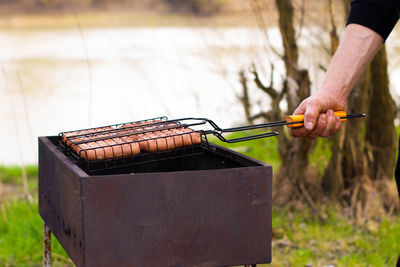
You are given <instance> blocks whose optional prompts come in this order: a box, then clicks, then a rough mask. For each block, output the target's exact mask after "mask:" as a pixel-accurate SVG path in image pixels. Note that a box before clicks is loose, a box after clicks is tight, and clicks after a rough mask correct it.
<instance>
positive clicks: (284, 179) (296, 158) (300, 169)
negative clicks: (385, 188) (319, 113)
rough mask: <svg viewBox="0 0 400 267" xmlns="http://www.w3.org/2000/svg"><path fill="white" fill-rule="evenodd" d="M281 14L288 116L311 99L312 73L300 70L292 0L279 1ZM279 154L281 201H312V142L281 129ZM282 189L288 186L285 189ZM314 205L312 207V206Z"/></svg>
mask: <svg viewBox="0 0 400 267" xmlns="http://www.w3.org/2000/svg"><path fill="white" fill-rule="evenodd" d="M275 4H276V7H277V9H278V12H279V29H280V32H281V37H282V43H283V46H284V56H283V60H284V63H285V67H286V75H287V78H286V82H285V88H284V90H286V101H287V104H288V111H287V112H288V114H292V113H293V111H294V109H295V108H296V107H297V106H298V105H299V104H300V102H301V101H302V100H303V99H304V98H306V97H308V96H309V95H310V85H311V82H310V79H309V76H308V71H307V70H303V69H299V68H298V64H297V63H298V54H299V53H298V48H297V43H296V41H297V40H296V32H295V28H294V9H293V4H292V1H291V0H276V1H275ZM279 132H280V137H279V144H278V146H279V147H278V150H279V152H280V156H281V160H282V164H281V167H280V169H279V172H278V174H277V187H278V188H284V189H283V190H282V192H277V193H278V195H279V196H278V198H280V199H281V201H279V200H277V199H276V200H277V202H286V201H290V200H298V199H306V200H307V201H310V198H309V196H308V192H305V190H306V189H305V188H307V187H306V186H304V185H305V181H306V178H307V168H308V154H309V152H310V148H311V144H312V143H311V140H309V139H307V138H291V137H290V136H289V135H288V132H287V131H285V129H280V130H279ZM280 185H284V187H281V186H280ZM282 195H284V196H283V197H282ZM309 204H311V203H309Z"/></svg>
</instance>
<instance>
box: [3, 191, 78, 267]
mask: <svg viewBox="0 0 400 267" xmlns="http://www.w3.org/2000/svg"><path fill="white" fill-rule="evenodd" d="M0 207H1V217H0V266H18V267H19V266H40V264H41V262H42V253H43V250H42V246H43V231H42V229H43V220H42V219H41V218H40V216H39V214H38V205H37V199H35V200H34V202H33V203H28V202H27V201H25V200H18V201H11V202H7V201H6V202H3V203H2V204H1V206H0ZM52 260H53V266H65V265H68V266H71V265H72V262H71V260H70V259H69V257H68V256H67V254H66V253H65V252H64V250H63V249H62V247H61V245H60V244H59V243H58V241H57V239H56V238H54V237H53V238H52Z"/></svg>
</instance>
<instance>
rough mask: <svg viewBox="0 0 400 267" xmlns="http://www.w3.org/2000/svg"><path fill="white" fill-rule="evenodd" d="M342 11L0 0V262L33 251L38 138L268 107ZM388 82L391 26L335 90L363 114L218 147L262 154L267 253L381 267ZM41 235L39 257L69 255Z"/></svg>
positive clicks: (28, 257) (291, 260)
mask: <svg viewBox="0 0 400 267" xmlns="http://www.w3.org/2000/svg"><path fill="white" fill-rule="evenodd" d="M349 8H350V1H348V0H323V1H310V0H208V1H206V0H186V1H184V0H113V1H111V0H0V15H1V16H0V68H1V70H0V122H1V126H0V147H1V153H0V165H1V166H0V211H1V216H0V265H1V266H40V264H41V260H42V258H41V253H42V243H41V242H42V241H41V238H42V233H41V231H42V221H41V219H40V217H39V215H38V211H37V174H38V170H37V162H38V156H37V137H38V136H47V135H57V134H58V133H59V132H61V131H67V130H75V129H82V128H88V127H94V126H102V125H108V124H115V123H122V122H129V121H135V120H141V119H146V118H153V117H158V116H168V117H169V118H171V119H173V118H183V117H189V116H193V117H206V118H210V119H212V120H214V121H215V122H217V123H218V124H219V125H220V126H221V127H231V126H237V125H246V124H253V123H261V122H266V121H275V120H282V119H283V118H284V116H285V115H287V114H291V113H292V112H293V110H294V108H295V107H297V105H298V104H299V103H300V102H301V100H302V99H304V98H305V97H306V96H307V95H309V94H310V93H311V92H312V91H314V90H316V89H318V87H319V85H320V84H321V82H322V80H323V78H324V73H325V71H326V69H327V67H328V64H329V60H330V58H331V56H332V55H333V53H334V52H335V50H336V48H337V45H338V42H339V39H340V36H341V34H342V32H343V29H344V27H345V23H346V18H347V16H348V12H349ZM399 93H400V31H399V28H398V27H397V28H395V29H394V32H393V33H392V35H391V36H390V37H389V39H388V40H387V42H386V45H385V47H383V48H382V49H381V51H380V52H379V53H378V54H377V56H376V57H375V58H374V60H373V61H372V62H371V64H370V65H369V66H368V68H367V70H366V72H365V73H364V75H363V77H362V79H361V81H360V82H359V83H358V85H357V86H356V88H355V89H354V90H353V92H352V94H351V96H350V98H349V102H348V105H347V108H348V112H349V113H367V118H365V119H357V120H351V121H348V122H347V123H346V126H345V127H342V129H341V131H340V132H339V133H337V134H336V135H335V136H333V137H331V138H328V139H324V140H323V139H319V140H315V141H310V140H305V139H293V138H291V136H290V135H289V133H288V131H287V129H283V128H279V129H275V130H278V131H279V132H280V135H279V137H273V138H270V139H264V140H257V141H253V142H244V143H239V144H235V145H225V146H227V147H229V148H232V149H235V150H237V151H239V152H241V153H244V154H246V155H249V156H252V157H254V158H257V159H259V160H263V161H265V162H267V163H269V164H271V165H272V166H273V167H274V189H273V192H274V200H273V205H274V211H273V260H272V264H271V265H270V266H309V267H310V266H394V264H395V260H396V259H397V255H398V254H399V253H400V220H399V217H398V214H399V205H398V196H397V190H396V187H395V183H394V179H393V172H394V166H395V158H396V148H397V139H396V138H397V137H398V133H399V126H398V110H399V108H398V104H399V97H398V96H399ZM246 134H248V133H244V135H246ZM236 135H239V136H240V135H241V134H236ZM236 135H235V136H236ZM215 142H217V141H216V140H215ZM222 145H223V144H222ZM53 240H54V241H55V239H54V238H53ZM53 246H54V247H53V260H54V266H73V263H72V262H71V260H70V259H69V258H68V256H67V255H66V254H65V252H64V251H63V249H62V248H61V247H60V245H59V244H58V243H57V242H53Z"/></svg>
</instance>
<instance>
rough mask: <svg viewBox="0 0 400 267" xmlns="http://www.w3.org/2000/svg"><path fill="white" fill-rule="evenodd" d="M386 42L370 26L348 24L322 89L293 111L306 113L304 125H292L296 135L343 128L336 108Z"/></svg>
mask: <svg viewBox="0 0 400 267" xmlns="http://www.w3.org/2000/svg"><path fill="white" fill-rule="evenodd" d="M382 43H383V39H382V37H381V36H380V35H379V34H378V33H376V32H374V31H373V30H371V29H369V28H367V27H364V26H362V25H358V24H349V25H348V26H347V27H346V29H345V31H344V35H343V39H342V41H341V43H340V45H339V47H338V50H337V51H336V53H335V55H334V56H333V58H332V60H331V63H330V64H329V68H328V71H327V73H326V77H325V80H324V82H323V83H322V86H321V88H320V89H319V90H318V91H317V92H316V93H315V94H314V95H312V96H310V97H309V98H306V99H305V100H304V101H303V102H301V104H300V106H299V107H298V108H297V109H296V110H295V111H294V113H293V115H297V114H304V127H302V128H297V129H296V128H292V135H293V136H308V137H310V138H312V139H314V138H316V137H318V136H321V137H328V136H330V135H332V134H334V133H335V132H336V131H337V130H338V129H339V128H340V119H339V118H337V117H335V115H334V114H333V111H337V110H344V107H345V103H346V98H347V96H348V95H349V93H350V91H351V89H352V88H353V87H354V85H355V84H356V82H357V81H358V80H359V78H360V76H361V74H362V72H363V71H364V69H365V67H366V65H367V64H368V62H369V61H370V60H371V59H372V57H373V56H374V55H375V54H376V52H377V51H378V50H379V48H380V47H381V45H382Z"/></svg>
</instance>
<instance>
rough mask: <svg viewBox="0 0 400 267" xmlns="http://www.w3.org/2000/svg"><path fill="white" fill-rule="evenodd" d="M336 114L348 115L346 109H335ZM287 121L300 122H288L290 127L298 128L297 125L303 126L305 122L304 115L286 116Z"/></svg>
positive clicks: (339, 115)
mask: <svg viewBox="0 0 400 267" xmlns="http://www.w3.org/2000/svg"><path fill="white" fill-rule="evenodd" d="M335 116H336V117H346V111H335ZM340 120H341V122H346V119H340ZM286 122H288V123H290V122H299V123H295V124H288V125H286V126H287V127H289V128H297V127H303V124H304V123H303V122H304V115H290V116H286Z"/></svg>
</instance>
